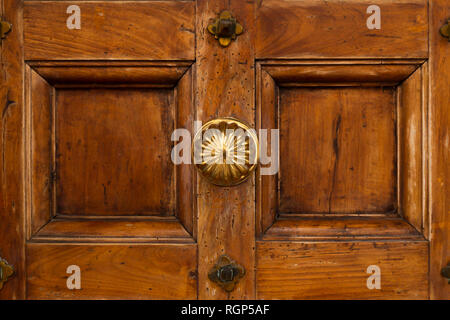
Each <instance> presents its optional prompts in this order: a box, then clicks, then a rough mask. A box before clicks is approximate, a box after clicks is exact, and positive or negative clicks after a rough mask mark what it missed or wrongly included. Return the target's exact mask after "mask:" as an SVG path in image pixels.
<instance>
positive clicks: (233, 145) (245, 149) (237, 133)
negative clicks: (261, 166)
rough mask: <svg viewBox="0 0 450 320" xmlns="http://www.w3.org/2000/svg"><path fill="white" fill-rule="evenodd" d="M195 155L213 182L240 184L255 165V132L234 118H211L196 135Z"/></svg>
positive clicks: (200, 169) (206, 176) (256, 147)
mask: <svg viewBox="0 0 450 320" xmlns="http://www.w3.org/2000/svg"><path fill="white" fill-rule="evenodd" d="M192 159H193V162H194V164H195V165H196V167H197V169H198V171H199V172H200V174H201V175H202V176H203V177H204V178H206V179H207V180H208V181H209V182H211V183H212V184H215V185H218V186H234V185H237V184H239V183H241V182H244V181H245V180H246V179H247V178H248V177H249V175H250V174H251V173H252V171H253V170H255V168H256V165H257V162H258V138H257V136H256V132H255V131H254V130H253V129H251V128H250V127H249V126H247V125H246V124H245V123H243V122H241V121H239V120H237V119H234V118H218V119H214V120H211V121H209V122H207V123H205V124H204V125H203V126H202V128H201V129H200V130H199V131H198V132H197V133H196V134H195V136H194V141H193V146H192Z"/></svg>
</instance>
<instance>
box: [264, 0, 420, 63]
mask: <svg viewBox="0 0 450 320" xmlns="http://www.w3.org/2000/svg"><path fill="white" fill-rule="evenodd" d="M257 3H258V7H257V10H256V29H255V30H256V36H255V37H256V40H255V46H256V57H257V58H260V59H262V58H323V57H330V58H347V57H355V58H369V57H371V58H374V57H386V58H387V57H389V58H397V57H402V58H410V57H412V58H424V57H427V56H428V34H427V32H428V15H427V1H426V0H402V1H396V0H380V1H378V2H377V3H376V4H377V5H378V6H379V7H380V9H381V29H380V30H369V29H368V28H367V26H366V20H367V18H368V17H369V16H370V15H369V14H367V13H366V10H367V8H368V7H369V5H372V4H374V3H373V1H368V0H346V1H327V2H325V1H322V0H309V1H287V0H258V1H257Z"/></svg>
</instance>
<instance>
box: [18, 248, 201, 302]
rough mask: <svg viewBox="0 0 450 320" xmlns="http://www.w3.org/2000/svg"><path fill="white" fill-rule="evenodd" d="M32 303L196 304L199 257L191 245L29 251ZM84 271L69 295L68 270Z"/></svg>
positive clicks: (36, 249)
mask: <svg viewBox="0 0 450 320" xmlns="http://www.w3.org/2000/svg"><path fill="white" fill-rule="evenodd" d="M27 260H28V279H27V282H28V287H27V289H28V290H27V292H28V298H30V299H152V298H153V299H195V298H196V297H197V283H196V282H197V280H196V272H195V270H196V265H197V252H196V246H195V245H194V244H190V245H131V244H128V245H125V244H124V245H73V244H71V245H58V244H53V245H43V244H31V245H28V246H27ZM71 265H76V266H78V267H79V268H80V277H81V288H80V289H72V290H69V289H68V288H67V286H66V281H64V280H65V278H66V276H67V277H68V276H69V275H70V274H71V273H70V272H69V274H68V272H67V268H68V267H69V266H71Z"/></svg>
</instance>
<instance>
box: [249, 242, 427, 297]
mask: <svg viewBox="0 0 450 320" xmlns="http://www.w3.org/2000/svg"><path fill="white" fill-rule="evenodd" d="M370 265H377V266H378V267H379V268H380V269H381V289H380V290H377V289H372V290H369V289H368V288H367V285H366V281H367V278H368V277H369V276H370V274H367V272H366V270H367V267H369V266H370ZM256 268H257V273H256V290H257V297H258V299H427V298H428V244H427V242H425V241H418V242H383V241H380V242H308V243H301V242H300V243H299V242H295V243H289V242H264V241H258V242H257V265H256Z"/></svg>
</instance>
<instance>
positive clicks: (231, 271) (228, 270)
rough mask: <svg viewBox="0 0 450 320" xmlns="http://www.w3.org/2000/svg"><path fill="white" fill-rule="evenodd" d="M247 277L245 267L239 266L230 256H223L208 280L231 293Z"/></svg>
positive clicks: (210, 272) (211, 271)
mask: <svg viewBox="0 0 450 320" xmlns="http://www.w3.org/2000/svg"><path fill="white" fill-rule="evenodd" d="M244 275H245V269H244V267H243V266H241V265H239V264H237V263H236V262H235V261H233V260H232V259H231V258H230V257H229V256H227V255H222V256H220V257H219V259H218V261H217V263H216V264H215V265H214V267H213V268H212V269H211V270H210V271H209V273H208V278H209V280H211V281H212V282H214V283H216V284H217V285H218V286H220V287H221V288H222V289H224V290H225V291H226V292H231V291H233V290H234V288H235V287H236V284H237V283H238V282H239V280H240V279H241V278H243V277H244Z"/></svg>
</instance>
